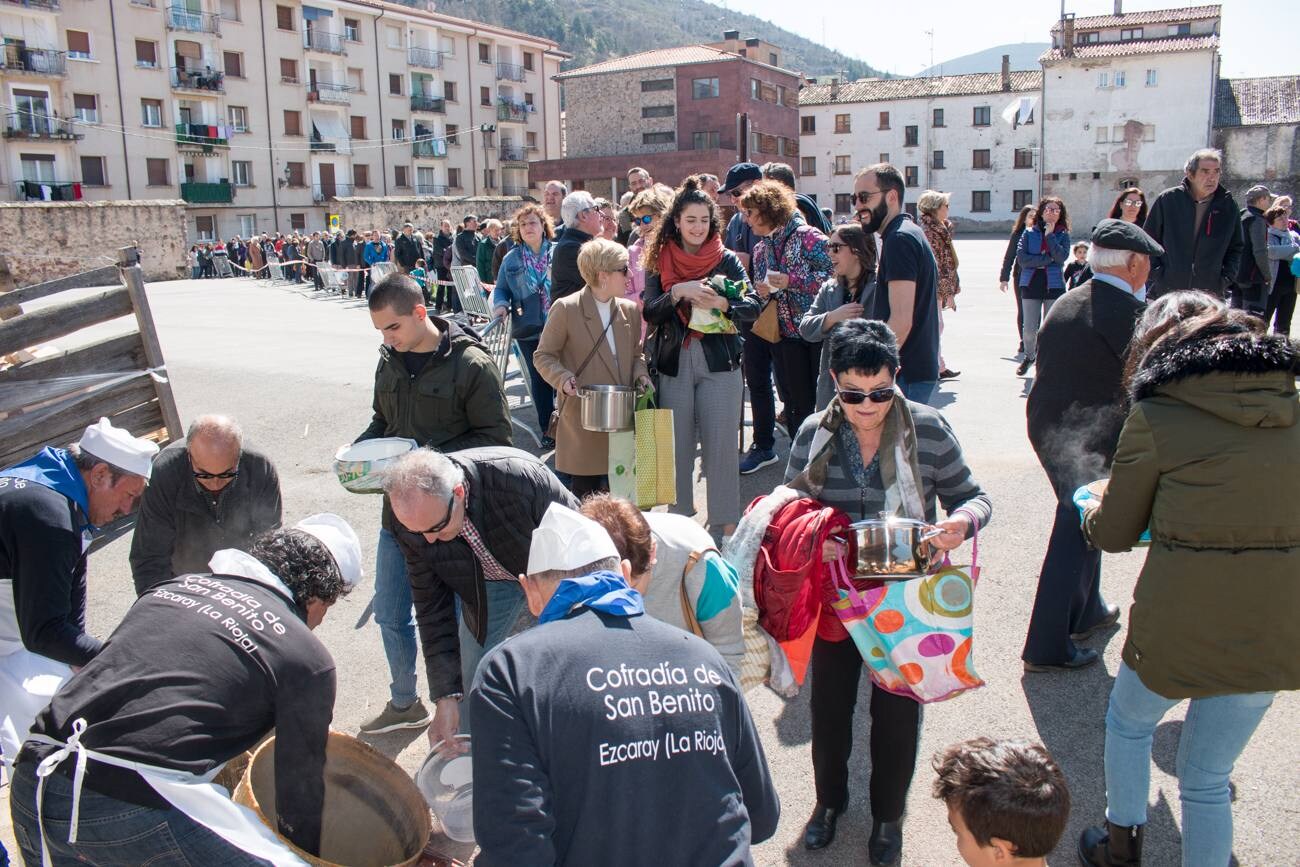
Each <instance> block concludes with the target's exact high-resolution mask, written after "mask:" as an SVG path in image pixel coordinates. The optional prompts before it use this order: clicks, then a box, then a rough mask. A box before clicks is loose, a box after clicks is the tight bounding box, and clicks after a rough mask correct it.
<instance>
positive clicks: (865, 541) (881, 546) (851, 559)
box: [845, 512, 940, 581]
mask: <svg viewBox="0 0 1300 867" xmlns="http://www.w3.org/2000/svg"><path fill="white" fill-rule="evenodd" d="M939 532H940V531H939V530H937V529H936V528H935V527H934V526H933V525H931V524H927V523H926V522H924V521H917V520H913V519H912V518H901V517H899V516H897V515H889V514H886V513H884V512H882V513H881V514H880V517H879V518H871V519H868V520H866V521H858V522H856V523H853V524H850V525H849V531H848V535H847V538H846V539H845V541H847V542H848V546H849V551H848V566H849V568H850V569H851V570H852V571H853V573H854V577H855V578H868V579H872V580H875V581H881V580H884V581H889V580H894V579H899V578H916V577H920V576H922V575H927V574H929V572H930V567H931V565H932V564H933V563H934V558H935V553H936V551H935V548H934V546H933V545H931V544H930V539H932V538H934V537H935V536H937V535H939Z"/></svg>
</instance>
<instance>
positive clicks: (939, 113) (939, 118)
mask: <svg viewBox="0 0 1300 867" xmlns="http://www.w3.org/2000/svg"><path fill="white" fill-rule="evenodd" d="M930 126H943V109H941V108H936V109H935V110H934V118H933V119H932V120H931V121H930Z"/></svg>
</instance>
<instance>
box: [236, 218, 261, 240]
mask: <svg viewBox="0 0 1300 867" xmlns="http://www.w3.org/2000/svg"><path fill="white" fill-rule="evenodd" d="M238 219H239V237H241V238H251V237H253V236H254V235H256V234H257V215H256V214H240V215H239V217H238Z"/></svg>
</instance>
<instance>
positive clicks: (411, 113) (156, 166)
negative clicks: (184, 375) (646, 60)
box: [0, 0, 568, 239]
mask: <svg viewBox="0 0 1300 867" xmlns="http://www.w3.org/2000/svg"><path fill="white" fill-rule="evenodd" d="M0 36H3V39H4V53H3V56H2V57H0V89H2V91H3V96H4V101H5V106H6V107H5V111H6V114H7V118H6V123H5V126H4V128H3V140H2V141H0V180H3V181H6V182H7V183H5V184H4V185H3V189H4V190H5V191H6V193H7V197H0V198H4V199H6V200H10V201H23V200H29V199H55V200H62V199H77V198H81V199H91V200H94V199H175V198H181V199H184V200H185V201H186V202H188V203H189V208H188V214H189V216H188V220H189V223H190V225H189V226H188V230H189V236H190V237H191V238H195V239H207V238H218V237H220V238H225V237H228V236H230V235H233V234H236V233H238V234H240V235H243V236H248V235H251V234H253V233H254V232H260V231H288V230H290V229H317V228H323V227H324V226H325V225H326V220H327V216H328V214H329V213H331V207H330V202H331V200H332V199H334V198H335V197H340V196H349V195H358V196H414V195H430V196H433V195H465V196H475V195H487V196H490V195H522V194H525V193H527V191H528V187H529V182H528V164H529V162H531V161H533V160H537V159H545V158H548V157H558V156H559V155H560V99H559V86H558V85H557V84H556V83H555V82H554V81H553V80H552V78H553V76H554V75H555V74H556V73H557V72H558V71H559V65H560V63H561V61H563V60H564V59H565V58H566V57H568V55H566V54H564V53H563V52H561V51H560V50H559V47H558V45H556V44H555V43H554V42H550V41H548V40H545V39H540V38H537V37H533V36H529V35H526V34H523V33H516V32H513V31H509V30H504V29H501V28H497V27H491V26H487V25H483V24H479V23H477V22H472V21H467V20H464V19H458V18H454V17H451V16H448V15H443V14H440V13H437V12H434V11H431V6H430V7H428V8H419V7H417V6H409V5H400V4H396V3H389V2H380V0H314V2H313V3H311V4H306V3H301V2H297V0H0Z"/></svg>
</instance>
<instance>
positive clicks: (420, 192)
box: [415, 184, 451, 196]
mask: <svg viewBox="0 0 1300 867" xmlns="http://www.w3.org/2000/svg"><path fill="white" fill-rule="evenodd" d="M449 192H451V187H449V186H447V185H446V184H416V185H415V194H416V195H417V196H445V195H447V194H448V193H449Z"/></svg>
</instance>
